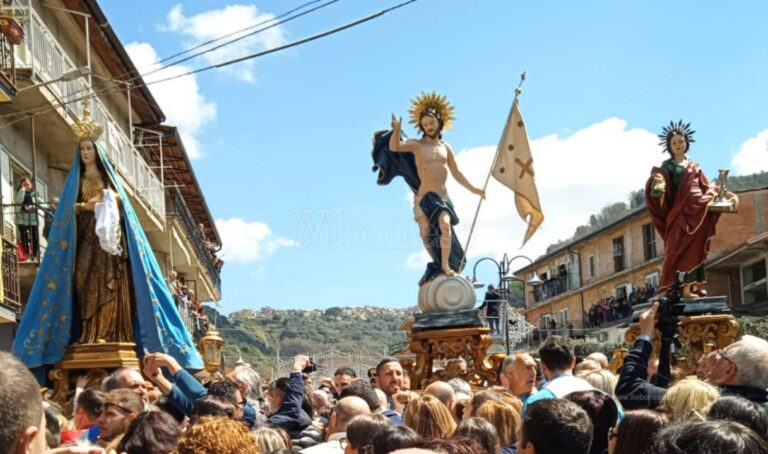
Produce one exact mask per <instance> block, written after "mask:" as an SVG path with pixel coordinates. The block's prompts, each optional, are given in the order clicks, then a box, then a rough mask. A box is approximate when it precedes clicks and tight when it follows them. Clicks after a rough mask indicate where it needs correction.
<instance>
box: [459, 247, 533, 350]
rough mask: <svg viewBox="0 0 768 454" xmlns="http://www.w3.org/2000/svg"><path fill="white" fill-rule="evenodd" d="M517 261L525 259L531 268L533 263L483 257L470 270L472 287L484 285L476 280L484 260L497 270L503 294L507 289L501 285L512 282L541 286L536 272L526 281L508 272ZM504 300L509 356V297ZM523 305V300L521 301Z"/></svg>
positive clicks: (516, 257) (522, 257)
mask: <svg viewBox="0 0 768 454" xmlns="http://www.w3.org/2000/svg"><path fill="white" fill-rule="evenodd" d="M517 259H526V260H528V262H530V264H531V267H533V265H534V263H533V260H531V258H530V257H528V256H525V255H516V256H514V257H512V258H509V257H508V256H507V254H506V253H505V254H504V256H502V258H501V261H499V262H497V261H496V260H495V259H494V258H492V257H483V258H481V259H480V260H478V261H477V262H476V263H475V266H474V268H473V269H472V285H473V286H474V287H475V288H482V287H484V286H485V285H484V284H482V283H480V282H479V281H478V280H477V265H479V264H480V262H482V261H485V260H490V261H491V262H493V263H494V264H495V265H496V268H497V269H498V270H499V290H501V291H502V292H504V293H507V292H508V290H509V289H508V287H507V286H505V285H503V284H507V285H508V284H509V283H510V282H512V281H519V282H523V283H524V284H528V285H530V286H532V287H538V286H539V285H541V284H542V280H541V279H540V278H539V276H538V275H536V270H532V272H531V277H530V278H529V279H528V281H523V280H522V279H520V278H519V277H517V276H515V275H514V274H512V272H511V270H510V265H511V264H512V262H513V261H515V260H517ZM504 296H506V298H504V299H503V302H504V338H505V340H506V351H507V355H509V353H510V352H509V295H504ZM523 298H525V295H523ZM523 304H525V299H523Z"/></svg>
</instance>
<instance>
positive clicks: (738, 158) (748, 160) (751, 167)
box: [731, 129, 768, 175]
mask: <svg viewBox="0 0 768 454" xmlns="http://www.w3.org/2000/svg"><path fill="white" fill-rule="evenodd" d="M731 165H732V166H733V173H734V175H751V174H753V173H758V172H763V171H765V170H768V129H765V130H763V131H761V132H759V133H757V135H756V136H755V137H751V138H749V139H747V140H746V141H745V142H744V143H742V144H741V148H740V149H739V151H737V152H736V154H735V155H733V159H732V161H731Z"/></svg>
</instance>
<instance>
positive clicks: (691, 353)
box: [624, 314, 739, 375]
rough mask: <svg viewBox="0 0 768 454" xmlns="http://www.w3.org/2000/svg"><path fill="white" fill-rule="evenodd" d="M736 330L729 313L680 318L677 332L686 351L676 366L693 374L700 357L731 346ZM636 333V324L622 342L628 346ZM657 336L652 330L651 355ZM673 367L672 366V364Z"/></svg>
mask: <svg viewBox="0 0 768 454" xmlns="http://www.w3.org/2000/svg"><path fill="white" fill-rule="evenodd" d="M738 331H739V324H738V322H737V321H736V318H735V317H734V316H733V315H731V314H712V315H692V316H685V315H684V316H682V317H680V325H679V326H678V329H677V333H678V336H679V339H680V342H681V343H682V344H683V347H684V348H685V349H686V354H685V356H683V357H678V358H677V364H676V366H678V367H680V368H681V369H682V371H683V374H684V375H694V374H696V365H697V363H698V361H699V358H701V356H702V355H704V354H706V353H709V352H711V351H713V350H717V349H720V348H723V347H726V346H728V345H730V344H732V343H733V341H734V339H735V338H736V334H737V333H738ZM638 334H640V329H639V327H638V325H637V324H633V325H632V326H630V327H629V329H628V330H627V332H626V334H625V335H624V339H625V340H626V342H627V343H628V344H629V345H633V344H634V343H635V339H636V338H637V336H638ZM660 349H661V333H659V331H658V330H657V331H656V334H655V336H654V338H653V354H654V356H656V357H658V356H659V350H660ZM673 364H674V363H673Z"/></svg>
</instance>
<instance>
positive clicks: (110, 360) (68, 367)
mask: <svg viewBox="0 0 768 454" xmlns="http://www.w3.org/2000/svg"><path fill="white" fill-rule="evenodd" d="M120 367H133V368H136V369H141V362H140V361H139V358H138V356H136V344H134V343H133V342H107V343H104V344H76V345H67V346H66V347H65V349H64V359H62V360H61V361H60V362H58V363H56V365H55V366H54V369H53V370H52V371H51V372H50V373H49V374H48V378H50V379H51V381H53V383H54V389H53V396H52V397H51V399H52V400H53V401H55V402H58V403H64V402H66V401H67V400H68V399H69V397H70V394H71V392H70V378H72V377H71V376H70V372H71V371H78V370H81V371H83V373H87V374H88V376H89V382H93V381H96V380H98V379H99V377H102V378H103V377H104V376H106V375H107V370H108V369H117V368H120Z"/></svg>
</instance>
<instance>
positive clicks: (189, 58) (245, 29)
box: [0, 0, 339, 118]
mask: <svg viewBox="0 0 768 454" xmlns="http://www.w3.org/2000/svg"><path fill="white" fill-rule="evenodd" d="M320 1H322V0H312V1H310V2H307V3H304V4H302V5H300V6H298V7H296V8H294V9H292V10H290V11H287V12H285V13H282V14H280V15H279V16H276V17H274V18H272V19H269V20H265V21H262V22H259V23H257V24H253V25H249V26H248V27H245V28H243V29H240V30H237V31H234V32H231V33H228V34H226V35H223V36H220V37H218V38H214V39H212V40H209V41H207V42H205V43H202V44H199V45H197V46H195V47H193V48H191V49H187V50H184V51H182V52H178V53H176V54H174V55H171V56H169V57H165V58H163V59H162V60H160V61H158V62H156V63H155V64H154V65H158V64H160V63H162V62H165V61H168V60H170V59H173V58H175V57H177V56H180V55H183V54H186V53H188V52H191V51H193V50H196V49H198V48H200V47H203V46H206V45H208V44H211V43H214V42H216V41H220V40H222V39H225V38H228V37H230V36H233V35H236V34H238V33H242V32H243V31H247V30H250V29H252V28H255V27H259V26H261V25H264V24H267V23H269V22H273V21H276V20H278V19H280V18H282V17H285V16H288V15H290V14H292V13H294V12H296V11H299V10H301V9H303V8H306V7H307V6H309V5H311V4H314V3H318V2H320ZM338 1H339V0H330V1H327V2H326V3H323V4H322V5H318V6H316V7H314V8H312V9H310V10H308V11H304V12H302V13H299V14H296V15H293V16H290V17H288V18H286V19H283V20H278V21H277V22H275V23H274V24H271V25H269V26H267V27H263V28H260V29H258V30H255V31H253V32H251V33H248V34H247V35H243V36H240V37H238V38H235V39H232V40H229V41H227V42H225V43H223V44H220V45H218V46H215V47H212V48H210V49H206V50H204V51H201V52H198V53H196V54H193V55H190V56H189V57H186V58H184V59H181V60H178V61H175V62H172V63H169V64H167V65H162V66H161V67H159V68H156V69H153V70H151V71H149V72H147V73H144V74H138V75H136V76H134V77H131V78H129V79H123V77H126V76H129V75H130V73H128V72H126V73H123V74H121V75H119V76H116V77H114V79H116V80H119V82H114V84H115V86H117V85H119V84H120V83H123V84H125V83H131V82H133V81H135V80H137V79H141V78H144V77H146V76H148V75H151V74H155V73H158V72H160V71H162V70H164V69H167V68H169V67H171V66H173V65H178V64H181V63H184V62H187V61H189V60H192V59H193V58H196V57H199V56H201V55H205V54H207V53H210V52H213V51H215V50H218V49H221V48H222V47H226V46H228V45H230V44H234V43H236V42H238V41H241V40H243V39H245V38H248V37H251V36H254V35H256V34H258V33H261V32H264V31H266V30H269V29H271V28H274V27H277V26H279V25H282V24H284V23H286V22H290V21H292V20H294V19H298V18H299V17H302V16H305V15H307V14H309V13H313V12H315V11H318V10H320V9H322V8H325V7H327V6H330V5H332V4H334V3H337V2H338ZM141 86H146V84H140V85H135V86H134V88H138V87H141ZM90 88H91V87H85V88H81V89H79V90H75V91H73V92H71V93H70V94H69V95H70V96H73V95H77V94H79V93H84V92H87V91H88V90H89V89H90ZM107 88H111V87H107ZM130 93H131V96H135V95H133V92H132V91H131V92H130ZM20 113H23V112H11V113H8V114H5V115H0V118H5V117H12V116H14V115H19V114H20Z"/></svg>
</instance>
